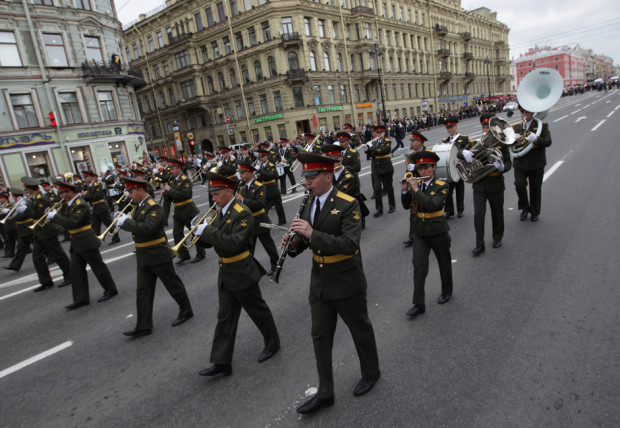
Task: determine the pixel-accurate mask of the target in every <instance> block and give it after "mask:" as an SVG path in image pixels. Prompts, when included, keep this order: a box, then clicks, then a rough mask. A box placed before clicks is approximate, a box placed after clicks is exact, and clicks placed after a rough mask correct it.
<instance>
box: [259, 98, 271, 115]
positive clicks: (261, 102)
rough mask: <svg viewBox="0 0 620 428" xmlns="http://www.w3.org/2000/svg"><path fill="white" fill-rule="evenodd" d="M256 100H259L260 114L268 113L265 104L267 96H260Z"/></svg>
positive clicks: (267, 107) (267, 106)
mask: <svg viewBox="0 0 620 428" xmlns="http://www.w3.org/2000/svg"><path fill="white" fill-rule="evenodd" d="M258 99H259V100H260V109H261V111H262V114H267V113H269V105H268V104H267V94H260V95H259V96H258Z"/></svg>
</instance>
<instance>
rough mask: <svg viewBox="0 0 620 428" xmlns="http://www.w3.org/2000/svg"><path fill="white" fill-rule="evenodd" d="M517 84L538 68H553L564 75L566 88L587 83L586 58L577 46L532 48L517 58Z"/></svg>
mask: <svg viewBox="0 0 620 428" xmlns="http://www.w3.org/2000/svg"><path fill="white" fill-rule="evenodd" d="M515 68H516V78H517V85H518V84H519V83H521V80H522V79H523V78H524V77H525V76H527V74H528V73H529V72H530V71H532V70H534V69H536V68H551V69H553V70H555V71H557V72H558V73H560V75H561V76H562V79H563V80H564V88H568V87H572V86H580V87H583V85H585V84H586V81H587V80H586V59H585V57H584V55H583V53H582V50H581V49H580V48H579V47H578V46H576V47H569V46H561V47H557V48H551V47H544V48H539V47H536V48H530V49H529V50H528V52H527V53H525V54H522V55H520V56H519V57H518V58H517V59H516V60H515Z"/></svg>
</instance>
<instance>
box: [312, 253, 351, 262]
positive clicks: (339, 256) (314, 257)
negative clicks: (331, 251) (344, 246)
mask: <svg viewBox="0 0 620 428" xmlns="http://www.w3.org/2000/svg"><path fill="white" fill-rule="evenodd" d="M355 254H357V251H356V252H355ZM355 254H335V255H333V256H319V255H318V254H316V253H312V260H314V261H315V262H317V263H338V262H341V261H343V260H347V259H350V258H351V257H353V256H354V255H355Z"/></svg>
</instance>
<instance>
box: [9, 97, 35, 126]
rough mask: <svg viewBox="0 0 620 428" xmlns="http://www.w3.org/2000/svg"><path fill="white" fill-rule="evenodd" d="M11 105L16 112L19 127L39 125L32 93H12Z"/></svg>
mask: <svg viewBox="0 0 620 428" xmlns="http://www.w3.org/2000/svg"><path fill="white" fill-rule="evenodd" d="M11 105H12V106H13V113H15V118H16V119H17V126H18V127H19V129H24V128H36V127H38V126H39V121H38V120H37V115H36V114H35V112H34V105H33V104H32V96H31V95H30V94H20V95H11Z"/></svg>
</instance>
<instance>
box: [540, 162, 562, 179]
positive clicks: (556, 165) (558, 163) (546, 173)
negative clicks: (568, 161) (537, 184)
mask: <svg viewBox="0 0 620 428" xmlns="http://www.w3.org/2000/svg"><path fill="white" fill-rule="evenodd" d="M563 163H564V161H557V162H556V163H555V164H554V165H553V166H552V167H551V168H549V170H548V171H547V172H545V175H544V176H543V183H544V182H545V180H547V178H549V177H551V174H553V173H554V172H555V170H556V169H558V168H559V167H560V166H561V165H562V164H563Z"/></svg>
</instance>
